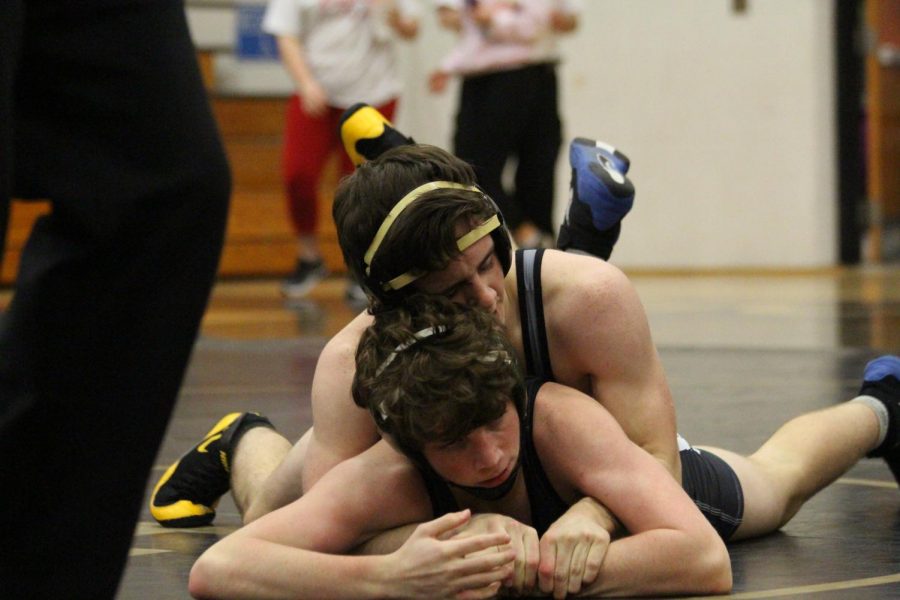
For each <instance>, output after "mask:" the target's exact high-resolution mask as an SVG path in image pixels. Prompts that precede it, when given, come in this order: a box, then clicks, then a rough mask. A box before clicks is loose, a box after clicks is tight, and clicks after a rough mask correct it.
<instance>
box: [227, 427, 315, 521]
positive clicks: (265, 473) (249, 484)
mask: <svg viewBox="0 0 900 600" xmlns="http://www.w3.org/2000/svg"><path fill="white" fill-rule="evenodd" d="M311 433H312V430H311V429H310V430H308V431H307V432H306V433H305V434H304V435H303V437H301V438H300V440H299V441H298V442H297V443H296V444H294V446H293V448H292V447H291V444H290V442H288V440H287V439H285V438H284V437H283V436H282V435H281V434H279V433H278V432H276V431H274V430H272V429H264V428H261V427H260V428H257V429H252V430H250V431H248V432H247V433H246V434H244V437H243V438H241V441H240V443H239V444H238V447H237V448H236V450H235V456H234V458H233V459H232V462H233V468H232V475H231V493H232V495H233V496H234V502H235V504H236V505H237V507H238V510H240V512H241V517H242V518H243V521H244V523H245V524H247V523H250V522H251V521H254V520H256V519H258V518H259V517H261V516H263V515H265V514H268V513H270V512H272V511H273V510H275V509H277V508H281V507H282V506H284V505H286V504H289V503H291V502H293V501H294V500H296V499H297V498H299V497H300V496H301V495H302V493H303V485H302V468H303V457H304V456H305V454H306V447H307V445H308V444H309V438H310V436H311Z"/></svg>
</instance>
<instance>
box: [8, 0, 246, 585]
mask: <svg viewBox="0 0 900 600" xmlns="http://www.w3.org/2000/svg"><path fill="white" fill-rule="evenodd" d="M67 4H69V3H67V2H63V1H60V2H58V3H57V2H35V3H31V4H28V5H26V8H25V19H24V23H23V26H22V27H23V29H22V31H23V47H22V54H21V58H20V61H19V70H18V74H17V77H16V81H15V100H16V112H15V116H14V123H15V136H14V148H15V154H14V160H15V162H14V165H15V170H14V173H13V193H14V195H16V196H19V197H33V198H49V199H50V200H51V201H52V205H53V212H52V214H51V215H49V216H47V217H44V218H43V219H41V220H40V221H39V222H38V223H37V225H36V226H35V230H34V231H33V232H32V235H31V236H30V238H29V240H28V242H27V245H26V248H25V251H24V254H23V258H22V263H21V267H20V272H19V277H18V281H17V286H16V293H15V296H14V299H13V301H12V303H11V305H10V307H9V310H8V314H7V315H5V319H4V322H3V325H2V329H0V455H3V456H5V457H7V460H5V461H3V462H2V463H0V490H3V492H2V493H0V539H3V541H4V547H5V549H6V550H5V551H4V553H3V556H2V559H0V581H3V587H4V594H9V595H10V597H15V598H55V597H59V598H112V597H113V596H114V594H115V590H116V588H117V585H118V582H119V579H120V577H121V573H122V570H123V568H124V565H125V561H126V559H127V554H128V549H129V546H130V543H131V536H132V532H133V528H134V525H135V522H136V519H137V516H138V514H139V510H140V503H141V501H142V499H143V495H144V488H145V485H146V482H147V478H148V474H149V470H150V467H151V466H152V464H153V460H154V458H155V455H156V452H157V450H158V447H159V444H160V441H161V439H162V436H163V434H164V432H165V427H166V425H167V423H168V418H169V415H170V414H171V410H172V407H173V403H174V400H175V398H176V395H177V392H178V389H179V387H180V385H181V381H182V378H183V375H184V370H185V367H186V364H187V361H188V359H189V356H190V352H191V349H192V347H193V343H194V340H195V337H196V333H197V329H198V326H199V322H200V318H201V317H202V314H203V311H204V310H205V306H206V302H207V299H208V295H209V290H210V288H211V285H212V282H213V279H214V276H215V271H216V268H217V265H218V259H219V255H220V252H221V247H222V241H223V233H224V225H225V218H226V213H227V205H228V196H229V180H228V172H227V163H226V162H225V158H224V153H223V151H222V148H221V144H220V142H219V139H218V134H217V131H216V127H215V124H214V121H213V119H212V116H211V114H210V111H209V106H208V101H207V98H206V96H205V92H204V90H203V87H202V82H201V79H200V75H199V71H198V69H197V66H196V60H195V55H194V49H193V46H192V44H191V41H190V38H189V34H188V30H187V26H186V23H185V18H184V8H183V6H182V4H181V3H180V2H175V1H162V0H161V1H155V2H139V1H134V2H127V1H126V2H112V1H111V0H97V1H95V2H85V3H73V4H74V6H73V7H68V6H67Z"/></svg>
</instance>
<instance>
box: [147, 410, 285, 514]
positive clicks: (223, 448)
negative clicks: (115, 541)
mask: <svg viewBox="0 0 900 600" xmlns="http://www.w3.org/2000/svg"><path fill="white" fill-rule="evenodd" d="M254 427H269V428H270V429H274V427H273V426H272V423H271V422H269V420H268V419H267V418H265V417H263V416H261V415H259V414H257V413H238V412H236V413H231V414H228V415H225V416H224V417H223V418H222V419H221V420H220V421H219V422H218V423H216V424H215V425H214V426H213V428H212V429H210V430H209V432H208V433H207V434H206V435H205V436H204V437H203V439H202V440H201V441H200V443H199V444H197V445H196V446H194V447H193V448H191V449H190V450H189V451H188V452H187V453H186V454H185V455H184V456H182V457H181V458H180V459H178V460H177V461H176V462H175V463H174V464H173V465H172V466H170V467H169V468H168V469H166V472H165V473H163V476H162V477H160V479H159V481H158V482H157V484H156V486H155V487H154V488H153V495H152V496H150V514H151V515H153V518H154V519H156V522H157V523H159V524H160V525H162V526H163V527H201V526H203V525H209V524H210V523H212V521H213V519H215V517H216V504H218V503H219V498H220V497H222V495H223V494H225V493H226V492H227V491H228V490H229V488H230V487H231V457H232V453H233V450H234V448H235V445H236V444H237V442H238V439H239V438H240V436H242V435H243V434H244V433H246V432H247V431H249V430H250V429H252V428H254Z"/></svg>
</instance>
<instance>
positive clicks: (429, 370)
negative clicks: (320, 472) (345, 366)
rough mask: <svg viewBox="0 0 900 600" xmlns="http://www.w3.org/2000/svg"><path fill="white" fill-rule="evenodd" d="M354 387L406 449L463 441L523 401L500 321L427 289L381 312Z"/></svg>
mask: <svg viewBox="0 0 900 600" xmlns="http://www.w3.org/2000/svg"><path fill="white" fill-rule="evenodd" d="M423 330H425V331H426V332H429V333H428V334H426V335H425V336H421V335H420V336H419V337H417V336H416V333H417V332H421V331H423ZM392 355H393V358H390V359H389V357H391V356H392ZM352 391H353V400H354V402H356V404H357V405H358V406H360V407H363V408H366V409H368V410H369V411H370V412H371V413H372V416H373V417H374V418H375V422H376V424H377V425H378V427H379V428H380V429H381V430H382V431H383V432H384V433H386V434H388V435H390V436H391V437H392V438H393V439H394V440H395V441H396V442H397V444H398V445H399V446H400V447H401V448H403V449H404V450H405V451H406V452H407V453H417V452H421V450H422V447H423V445H424V444H425V443H427V442H435V443H452V442H455V441H457V440H460V439H462V438H464V437H465V436H466V435H468V434H469V433H470V432H471V431H473V430H474V429H477V428H478V427H481V426H483V425H486V424H488V423H490V422H492V421H494V420H496V419H498V418H500V417H501V416H502V415H503V412H504V411H505V410H506V403H507V401H510V400H512V401H513V403H515V404H516V405H517V406H518V407H519V408H521V406H522V403H523V402H524V385H523V382H522V375H521V372H520V370H519V367H518V364H517V362H516V359H515V353H514V351H513V349H512V347H511V346H510V344H509V341H508V340H507V339H506V335H505V333H504V330H503V328H502V327H501V326H500V325H499V324H498V323H497V321H496V319H495V318H494V317H493V316H492V315H490V314H489V313H487V312H485V311H484V310H482V309H480V308H475V307H468V306H462V305H457V304H454V303H452V302H450V301H449V300H448V299H446V298H443V297H440V296H427V295H425V294H415V295H412V296H410V297H408V298H407V300H406V302H405V303H404V306H403V308H395V309H392V310H386V311H382V312H380V313H379V314H378V315H376V318H375V322H374V323H373V325H372V326H370V327H369V328H368V329H367V330H366V331H365V332H364V333H363V336H362V339H361V340H360V343H359V347H358V348H357V351H356V374H355V376H354V378H353V388H352ZM520 412H521V411H520Z"/></svg>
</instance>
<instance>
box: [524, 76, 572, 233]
mask: <svg viewBox="0 0 900 600" xmlns="http://www.w3.org/2000/svg"><path fill="white" fill-rule="evenodd" d="M520 86H521V89H520V90H519V91H518V92H517V95H519V94H522V96H521V97H524V98H528V99H529V100H528V102H529V105H528V111H527V114H525V115H524V116H523V118H522V119H521V122H520V124H519V129H518V132H517V146H516V148H517V150H516V154H517V155H518V158H519V162H518V166H517V168H516V177H515V181H516V195H515V198H516V201H517V202H518V204H519V205H520V206H522V209H523V212H524V216H525V218H526V219H528V220H530V221H531V222H532V223H534V225H535V226H537V227H538V229H540V230H541V231H543V232H544V233H547V234H552V233H553V231H554V228H553V200H554V196H555V194H556V159H557V156H558V155H559V145H560V142H561V140H562V128H561V124H560V120H559V109H558V106H557V81H556V67H555V66H554V65H552V64H542V65H535V66H532V67H528V68H527V69H526V70H524V72H523V77H522V80H521V83H520Z"/></svg>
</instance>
